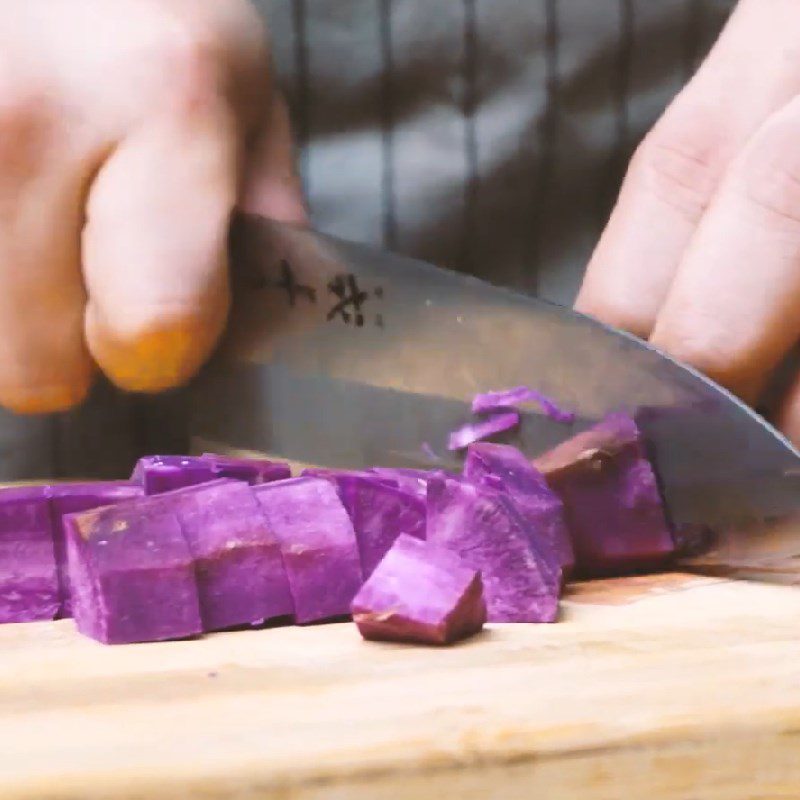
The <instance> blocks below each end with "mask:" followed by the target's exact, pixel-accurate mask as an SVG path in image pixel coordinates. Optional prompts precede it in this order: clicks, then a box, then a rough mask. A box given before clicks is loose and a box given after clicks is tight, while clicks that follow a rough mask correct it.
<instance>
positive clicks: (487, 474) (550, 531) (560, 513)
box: [464, 442, 575, 578]
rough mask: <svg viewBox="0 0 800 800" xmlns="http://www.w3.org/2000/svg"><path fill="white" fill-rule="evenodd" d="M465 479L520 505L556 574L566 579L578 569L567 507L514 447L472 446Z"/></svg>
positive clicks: (485, 444) (466, 462) (535, 543)
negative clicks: (568, 523)
mask: <svg viewBox="0 0 800 800" xmlns="http://www.w3.org/2000/svg"><path fill="white" fill-rule="evenodd" d="M464 476H465V477H466V478H467V479H468V480H470V481H472V482H473V483H478V484H482V485H486V486H494V487H495V488H498V489H501V490H504V491H506V492H508V494H510V495H511V496H512V498H513V499H514V500H515V501H516V502H517V504H518V508H519V511H520V514H521V515H522V517H523V518H524V520H525V522H526V523H527V525H528V526H529V527H528V530H529V532H530V534H531V536H532V537H533V541H534V545H535V546H536V547H537V549H538V550H539V551H540V552H541V553H543V554H544V555H545V556H548V555H549V556H550V558H549V559H548V560H551V561H552V562H554V570H560V571H561V572H562V574H563V576H564V577H565V578H566V577H568V576H569V575H570V573H571V572H572V570H573V569H574V567H575V554H574V553H573V550H572V541H571V539H570V535H569V529H568V528H567V522H566V517H565V514H564V504H563V503H562V502H561V499H560V498H559V496H558V495H557V494H556V493H555V492H554V491H553V490H552V489H551V488H550V487H549V486H548V485H547V481H546V480H545V478H544V476H543V475H542V474H541V473H540V472H539V471H538V470H536V469H535V468H534V466H533V465H532V464H531V463H530V461H528V459H527V458H526V457H525V456H524V455H523V454H522V453H521V452H520V451H519V450H517V449H516V448H515V447H511V446H510V445H505V444H490V443H488V442H479V443H477V444H473V445H470V447H469V450H468V451H467V458H466V461H465V462H464Z"/></svg>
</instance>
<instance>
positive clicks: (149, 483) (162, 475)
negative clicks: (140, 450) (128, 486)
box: [131, 456, 218, 495]
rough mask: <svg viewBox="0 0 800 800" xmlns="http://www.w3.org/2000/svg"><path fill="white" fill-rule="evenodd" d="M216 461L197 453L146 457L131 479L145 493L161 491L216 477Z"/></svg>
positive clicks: (140, 461) (134, 470)
mask: <svg viewBox="0 0 800 800" xmlns="http://www.w3.org/2000/svg"><path fill="white" fill-rule="evenodd" d="M217 477H218V475H217V474H216V471H215V469H214V464H213V462H211V461H209V460H208V459H203V458H199V457H197V456H144V457H143V458H140V459H139V460H138V461H137V462H136V466H135V467H134V469H133V474H132V475H131V481H132V482H133V483H136V484H139V485H140V486H142V488H143V489H144V493H145V494H146V495H154V494H161V493H162V492H170V491H173V490H174V489H181V488H183V487H184V486H194V485H196V484H199V483H206V482H207V481H212V480H214V479H215V478H217Z"/></svg>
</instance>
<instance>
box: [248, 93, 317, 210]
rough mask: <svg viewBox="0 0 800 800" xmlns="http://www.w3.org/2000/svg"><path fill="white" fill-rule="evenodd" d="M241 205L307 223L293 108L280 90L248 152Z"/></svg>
mask: <svg viewBox="0 0 800 800" xmlns="http://www.w3.org/2000/svg"><path fill="white" fill-rule="evenodd" d="M239 205H240V208H241V210H242V211H243V212H245V213H247V214H260V215H261V216H264V217H269V218H270V219H275V220H278V221H280V222H295V223H298V224H303V225H304V224H306V223H307V222H308V212H307V210H306V206H305V201H304V199H303V190H302V186H301V181H300V178H299V176H298V174H297V171H296V169H295V154H294V147H293V138H292V129H291V123H290V121H289V109H288V107H287V105H286V101H285V100H284V98H283V95H281V94H280V93H279V92H277V91H275V92H273V93H272V99H271V102H270V103H269V105H268V106H267V108H266V110H265V111H264V114H263V117H262V121H261V124H260V126H259V128H258V130H257V133H256V136H255V139H254V140H253V143H252V145H251V147H250V149H249V152H248V155H247V163H246V167H245V173H244V187H243V190H242V195H241V201H240V204H239Z"/></svg>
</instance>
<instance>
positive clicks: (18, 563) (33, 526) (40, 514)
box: [0, 486, 60, 622]
mask: <svg viewBox="0 0 800 800" xmlns="http://www.w3.org/2000/svg"><path fill="white" fill-rule="evenodd" d="M59 605H60V603H59V591H58V572H57V569H56V559H55V553H54V550H53V539H52V534H51V529H50V509H49V505H48V499H47V490H46V487H39V486H30V487H20V488H14V489H4V490H2V491H0V622H33V621H36V620H48V619H53V618H54V617H55V616H56V614H57V613H58V608H59Z"/></svg>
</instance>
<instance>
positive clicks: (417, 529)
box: [303, 468, 425, 578]
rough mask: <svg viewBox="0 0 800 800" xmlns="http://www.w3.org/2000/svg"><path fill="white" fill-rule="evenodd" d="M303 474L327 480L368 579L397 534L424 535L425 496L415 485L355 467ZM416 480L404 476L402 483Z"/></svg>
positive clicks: (314, 469)
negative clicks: (341, 507) (348, 523)
mask: <svg viewBox="0 0 800 800" xmlns="http://www.w3.org/2000/svg"><path fill="white" fill-rule="evenodd" d="M303 475H304V476H307V477H318V478H324V479H325V480H329V481H331V482H332V483H333V484H334V485H335V486H336V490H337V492H338V493H339V499H340V500H341V501H342V504H343V505H344V507H345V509H346V510H347V514H348V516H349V517H350V521H351V522H352V523H353V529H354V530H355V534H356V540H357V541H358V552H359V556H360V558H361V569H362V572H363V574H364V577H365V578H368V577H369V575H370V574H371V573H372V570H373V569H375V567H376V565H377V564H378V562H379V561H380V560H381V559H382V558H383V556H384V555H385V554H386V551H387V550H388V549H389V548H390V547H391V546H392V543H393V542H394V540H395V539H396V538H397V537H398V536H399V535H400V534H401V533H408V534H409V535H411V536H415V537H417V538H418V539H424V538H425V499H424V495H421V494H420V488H419V486H418V485H415V486H414V489H413V490H409V489H406V488H401V487H399V486H398V483H399V481H398V480H397V478H396V477H390V476H388V475H384V474H376V473H373V472H367V471H364V472H359V471H355V470H333V469H322V468H309V469H306V470H305V471H304V472H303ZM412 480H413V481H414V483H415V484H416V483H417V480H418V479H417V478H412V477H410V476H404V477H403V482H404V483H406V484H407V483H409V482H410V481H412Z"/></svg>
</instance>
